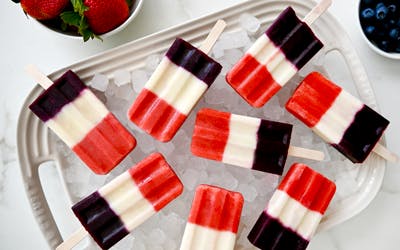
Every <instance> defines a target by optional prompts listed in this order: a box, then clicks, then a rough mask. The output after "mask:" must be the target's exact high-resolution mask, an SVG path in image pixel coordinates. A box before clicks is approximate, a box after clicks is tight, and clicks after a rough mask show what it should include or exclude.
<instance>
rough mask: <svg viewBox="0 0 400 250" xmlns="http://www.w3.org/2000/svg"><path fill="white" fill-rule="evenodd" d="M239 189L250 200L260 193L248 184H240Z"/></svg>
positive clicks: (246, 199)
mask: <svg viewBox="0 0 400 250" xmlns="http://www.w3.org/2000/svg"><path fill="white" fill-rule="evenodd" d="M238 191H239V192H241V193H242V194H243V196H244V199H245V201H248V202H253V201H254V200H255V199H256V197H257V194H258V193H257V190H256V189H255V188H254V187H253V186H251V185H247V184H240V185H239V187H238Z"/></svg>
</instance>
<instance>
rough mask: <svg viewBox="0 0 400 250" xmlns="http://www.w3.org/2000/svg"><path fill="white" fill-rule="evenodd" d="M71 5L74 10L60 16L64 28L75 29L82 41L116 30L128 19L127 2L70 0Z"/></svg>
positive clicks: (119, 0) (116, 0)
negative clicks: (70, 27) (69, 26)
mask: <svg viewBox="0 0 400 250" xmlns="http://www.w3.org/2000/svg"><path fill="white" fill-rule="evenodd" d="M71 3H72V6H73V8H74V10H73V11H65V12H63V13H62V14H61V19H62V20H63V22H64V28H66V27H67V26H68V25H71V26H74V27H76V28H77V30H78V33H79V34H81V35H82V36H83V40H84V41H87V40H88V39H89V38H92V39H93V38H94V37H97V35H100V34H103V33H106V32H108V31H110V30H112V29H114V28H116V27H117V26H119V25H120V24H122V23H123V22H124V21H125V20H126V19H127V18H128V17H129V4H128V3H129V2H127V0H71Z"/></svg>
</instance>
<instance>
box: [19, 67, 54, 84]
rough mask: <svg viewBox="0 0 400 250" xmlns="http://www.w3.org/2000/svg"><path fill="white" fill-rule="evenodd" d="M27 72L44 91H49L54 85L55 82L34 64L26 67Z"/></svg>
mask: <svg viewBox="0 0 400 250" xmlns="http://www.w3.org/2000/svg"><path fill="white" fill-rule="evenodd" d="M25 71H26V73H28V75H30V76H32V78H33V79H34V80H35V81H36V82H37V83H38V84H39V85H40V86H42V88H44V89H48V88H49V87H50V86H51V85H52V84H53V82H52V81H51V80H50V79H49V78H48V77H47V76H46V75H45V74H43V73H42V72H41V71H40V70H39V69H38V68H37V67H36V66H35V65H33V64H30V65H28V66H26V67H25Z"/></svg>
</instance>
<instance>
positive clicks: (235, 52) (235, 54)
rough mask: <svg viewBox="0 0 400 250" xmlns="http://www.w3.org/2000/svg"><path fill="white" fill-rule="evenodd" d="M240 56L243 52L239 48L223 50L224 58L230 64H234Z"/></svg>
mask: <svg viewBox="0 0 400 250" xmlns="http://www.w3.org/2000/svg"><path fill="white" fill-rule="evenodd" d="M242 56H243V52H242V51H240V50H239V49H229V50H226V51H225V60H227V61H228V62H229V63H230V64H232V65H234V64H236V63H237V62H238V61H239V59H240V58H241V57H242ZM228 70H229V69H228Z"/></svg>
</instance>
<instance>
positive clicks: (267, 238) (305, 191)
mask: <svg viewBox="0 0 400 250" xmlns="http://www.w3.org/2000/svg"><path fill="white" fill-rule="evenodd" d="M335 191H336V186H335V184H334V183H333V182H332V181H330V180H329V179H327V178H326V177H324V176H322V175H321V174H319V173H317V172H315V171H314V170H312V169H311V168H309V167H307V166H306V165H304V164H300V163H295V164H293V165H292V167H291V168H290V169H289V172H288V173H287V174H286V176H285V177H284V178H283V180H282V182H281V183H280V184H279V186H278V189H277V190H276V191H275V192H274V194H273V195H272V197H271V200H270V201H269V203H268V205H267V207H266V208H265V210H264V211H263V212H262V213H261V215H260V217H259V218H258V220H257V222H256V224H255V225H254V227H253V228H252V230H251V231H250V233H249V235H248V239H249V241H250V242H251V243H252V244H253V245H254V246H256V247H258V248H260V249H263V250H278V249H285V250H288V249H296V250H305V249H306V248H307V245H308V243H309V242H310V240H311V238H312V237H313V235H314V233H315V230H316V229H317V227H318V225H319V222H320V221H321V218H322V216H323V215H324V213H325V211H326V209H327V207H328V205H329V203H330V201H331V200H332V198H333V195H334V194H335Z"/></svg>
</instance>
